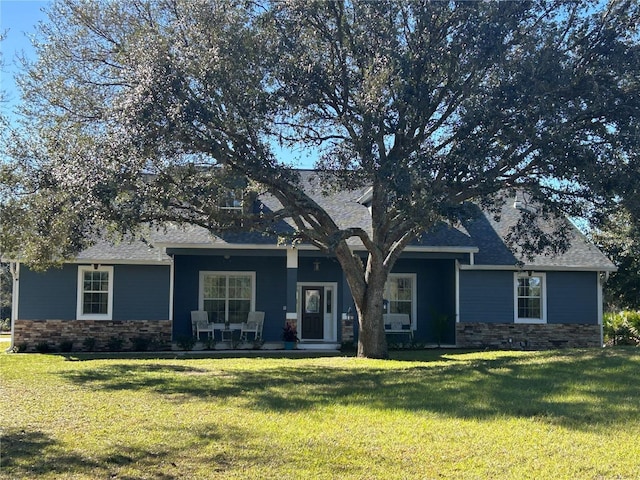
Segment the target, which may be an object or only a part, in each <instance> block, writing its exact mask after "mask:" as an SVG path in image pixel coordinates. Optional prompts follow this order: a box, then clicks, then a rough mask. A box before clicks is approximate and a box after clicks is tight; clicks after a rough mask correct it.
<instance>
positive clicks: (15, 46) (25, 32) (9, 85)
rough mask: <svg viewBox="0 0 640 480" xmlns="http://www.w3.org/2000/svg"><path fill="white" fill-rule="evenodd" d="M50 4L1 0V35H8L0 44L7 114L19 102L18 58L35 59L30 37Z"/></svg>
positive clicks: (0, 81)
mask: <svg viewBox="0 0 640 480" xmlns="http://www.w3.org/2000/svg"><path fill="white" fill-rule="evenodd" d="M49 3H50V2H48V1H40V0H38V1H36V0H0V32H4V33H5V34H6V38H5V40H3V41H2V42H0V52H2V62H3V67H2V69H1V70H0V89H1V90H2V91H3V92H4V94H5V96H6V100H7V102H5V103H3V104H2V109H3V110H4V111H5V112H6V113H10V112H11V111H12V110H13V107H14V106H15V105H16V103H17V102H18V100H19V92H18V91H17V89H16V83H15V75H16V74H17V73H18V71H19V70H20V66H19V63H18V61H17V58H16V55H18V54H22V53H24V54H25V55H26V56H27V57H29V58H33V56H34V51H33V48H31V42H30V40H29V36H31V35H33V34H34V33H35V31H36V28H35V26H36V25H37V23H38V22H39V21H41V20H46V15H45V14H44V12H42V9H43V8H45V7H46V6H47V5H48V4H49Z"/></svg>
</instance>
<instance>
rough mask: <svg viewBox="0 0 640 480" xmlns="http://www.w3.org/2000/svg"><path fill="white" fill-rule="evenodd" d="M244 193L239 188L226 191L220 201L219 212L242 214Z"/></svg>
mask: <svg viewBox="0 0 640 480" xmlns="http://www.w3.org/2000/svg"><path fill="white" fill-rule="evenodd" d="M243 195H244V192H243V191H242V189H240V188H235V189H232V190H228V191H227V192H226V193H225V195H224V196H223V197H222V199H221V201H220V210H229V211H239V212H242V207H243V203H244V202H243Z"/></svg>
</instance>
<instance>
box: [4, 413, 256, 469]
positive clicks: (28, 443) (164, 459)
mask: <svg viewBox="0 0 640 480" xmlns="http://www.w3.org/2000/svg"><path fill="white" fill-rule="evenodd" d="M215 428H216V427H215V426H214V425H211V424H206V423H204V424H202V425H201V426H200V428H199V429H196V430H195V431H194V430H190V431H189V432H185V431H184V430H181V431H179V432H175V433H176V435H185V434H187V435H190V436H192V437H193V442H194V443H198V444H200V443H201V442H203V441H207V442H210V441H220V438H221V435H215V434H212V432H213V431H214V430H215ZM248 438H250V433H249V432H248V431H240V430H238V429H236V430H235V431H234V432H228V431H225V432H224V442H225V443H226V444H227V445H230V450H231V451H232V452H234V457H233V459H234V460H236V461H238V460H240V461H246V462H249V461H255V460H256V456H255V453H252V455H251V457H250V458H249V457H248V455H249V453H247V454H246V455H247V457H246V458H242V452H243V450H242V447H243V446H244V445H245V444H246V442H247V439H248ZM183 453H184V452H183V451H182V450H181V449H179V448H178V447H175V446H173V445H154V446H153V448H152V449H147V448H139V447H133V446H131V445H124V444H113V445H111V446H110V447H109V449H108V450H103V451H95V452H87V451H86V450H83V454H81V453H74V452H72V451H70V450H69V449H68V448H67V447H65V445H64V444H62V443H61V442H59V441H57V440H55V439H54V438H52V437H50V436H49V435H47V434H46V433H44V432H41V431H26V430H24V429H5V430H4V431H3V432H2V462H1V464H2V472H1V473H0V478H12V479H13V478H39V477H48V478H62V477H64V478H68V477H69V476H70V475H80V476H83V478H120V479H129V480H134V479H143V478H154V479H158V480H177V479H181V478H193V477H192V474H193V469H194V468H196V469H197V468H198V466H200V467H202V469H203V470H205V471H210V472H213V473H224V471H225V470H227V469H229V468H230V467H231V466H232V464H231V460H230V459H229V458H227V457H226V456H225V453H224V452H218V453H216V454H213V455H209V456H206V455H202V454H200V455H199V456H198V457H197V458H194V456H192V455H190V456H189V457H188V458H187V459H186V460H185V459H183V458H182V455H183ZM265 456H266V454H265ZM264 461H265V462H266V461H267V460H266V459H265V460H264ZM183 463H184V464H185V465H183ZM138 472H140V473H139V474H138Z"/></svg>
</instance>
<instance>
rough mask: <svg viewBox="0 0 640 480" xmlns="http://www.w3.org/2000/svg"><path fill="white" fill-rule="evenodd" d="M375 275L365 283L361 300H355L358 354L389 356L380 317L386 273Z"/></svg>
mask: <svg viewBox="0 0 640 480" xmlns="http://www.w3.org/2000/svg"><path fill="white" fill-rule="evenodd" d="M375 277H376V278H375V279H374V281H373V282H371V283H368V284H367V291H366V294H365V296H364V299H363V301H362V302H358V301H356V302H355V304H356V311H357V313H358V320H359V327H360V331H359V334H358V356H359V357H367V358H389V352H388V350H387V338H386V336H385V333H384V322H383V319H382V314H383V297H384V285H385V282H386V275H380V274H378V275H375ZM383 277H384V278H383ZM370 280H371V277H370Z"/></svg>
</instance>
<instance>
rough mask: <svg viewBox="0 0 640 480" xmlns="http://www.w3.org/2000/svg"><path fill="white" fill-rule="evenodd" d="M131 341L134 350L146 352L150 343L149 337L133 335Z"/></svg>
mask: <svg viewBox="0 0 640 480" xmlns="http://www.w3.org/2000/svg"><path fill="white" fill-rule="evenodd" d="M131 343H132V346H133V351H134V352H146V351H147V350H149V346H150V345H151V339H150V338H149V337H133V338H132V339H131Z"/></svg>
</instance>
